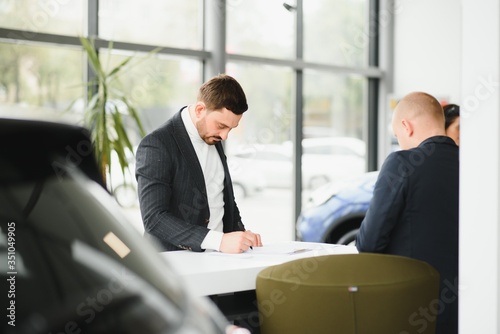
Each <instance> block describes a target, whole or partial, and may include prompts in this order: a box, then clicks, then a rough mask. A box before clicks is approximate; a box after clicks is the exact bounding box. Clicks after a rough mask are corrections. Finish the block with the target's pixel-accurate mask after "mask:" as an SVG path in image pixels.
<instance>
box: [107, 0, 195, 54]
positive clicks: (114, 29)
mask: <svg viewBox="0 0 500 334" xmlns="http://www.w3.org/2000/svg"><path fill="white" fill-rule="evenodd" d="M202 14H203V2H202V1H193V0H190V1H178V0H162V1H155V0H143V1H135V0H107V1H100V2H99V35H100V37H102V38H104V39H108V40H114V41H125V42H132V43H138V44H152V45H162V46H170V47H176V48H187V49H195V50H201V48H202V31H203V30H202V27H203V16H202Z"/></svg>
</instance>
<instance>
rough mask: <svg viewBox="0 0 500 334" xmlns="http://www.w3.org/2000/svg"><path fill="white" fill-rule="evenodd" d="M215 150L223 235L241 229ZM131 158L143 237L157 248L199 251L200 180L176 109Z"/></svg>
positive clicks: (202, 230) (203, 221) (204, 204)
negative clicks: (220, 180)
mask: <svg viewBox="0 0 500 334" xmlns="http://www.w3.org/2000/svg"><path fill="white" fill-rule="evenodd" d="M183 109H184V108H183ZM181 110H182V109H181ZM215 146H216V148H217V152H218V153H219V156H220V158H221V161H222V165H223V166H224V174H225V180H224V217H223V225H224V232H225V233H226V232H232V231H242V230H244V226H243V224H242V223H241V217H240V212H239V210H238V207H237V205H236V202H235V201H234V194H233V186H232V182H231V177H230V175H229V170H228V166H227V161H226V156H225V154H224V151H223V148H222V144H221V143H220V142H219V143H217V144H216V145H215ZM136 159H137V165H136V178H137V182H138V193H139V202H140V207H141V214H142V219H143V222H144V228H145V231H144V235H145V236H146V237H147V238H149V239H152V240H153V242H155V243H157V244H158V247H159V249H160V250H165V251H166V250H179V249H189V250H193V251H197V252H200V251H203V249H202V248H201V243H202V242H203V239H204V238H205V236H206V235H207V233H208V231H209V229H208V228H207V225H208V222H209V220H210V211H209V207H208V200H207V193H206V187H205V180H204V177H203V172H202V170H201V166H200V163H199V161H198V157H197V156H196V152H195V150H194V147H193V145H192V144H191V140H190V138H189V135H188V133H187V131H186V128H185V127H184V123H183V122H182V118H181V112H180V111H179V112H178V113H176V114H175V115H174V116H173V117H172V118H171V119H170V120H168V121H167V122H166V123H165V124H164V125H162V126H161V127H160V128H158V129H157V130H155V131H153V132H152V133H150V134H149V135H147V136H146V137H144V138H143V139H142V141H141V143H140V144H139V147H138V149H137V154H136Z"/></svg>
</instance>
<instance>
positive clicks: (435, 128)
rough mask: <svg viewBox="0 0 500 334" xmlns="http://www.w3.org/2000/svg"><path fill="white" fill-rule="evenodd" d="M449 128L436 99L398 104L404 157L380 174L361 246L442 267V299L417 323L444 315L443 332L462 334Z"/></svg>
mask: <svg viewBox="0 0 500 334" xmlns="http://www.w3.org/2000/svg"><path fill="white" fill-rule="evenodd" d="M444 126H445V119H444V113H443V109H442V107H441V105H440V104H439V102H438V101H437V100H436V99H435V98H434V97H432V96H430V95H428V94H426V93H422V92H414V93H410V94H408V95H406V96H405V97H404V98H403V99H402V100H401V101H400V102H399V103H398V105H397V106H396V109H395V110H394V114H393V118H392V129H393V132H394V135H395V136H396V138H397V140H398V143H399V145H400V147H401V149H402V150H401V151H397V152H393V153H391V154H390V155H389V156H388V157H387V159H386V160H385V162H384V164H383V166H382V168H381V170H380V174H379V176H378V179H377V182H376V184H375V189H374V193H373V198H372V200H371V203H370V207H369V210H368V211H367V213H366V217H365V219H364V220H363V222H362V223H361V227H360V230H359V233H358V236H357V239H356V246H357V248H358V250H359V251H360V252H373V253H386V254H393V255H401V256H407V257H411V258H415V259H419V260H422V261H425V262H427V263H429V264H431V265H432V266H434V267H435V268H436V269H437V270H438V271H439V273H440V276H441V288H440V295H439V300H436V303H435V304H433V305H427V313H428V314H426V315H425V316H424V315H423V314H420V313H418V312H421V310H416V312H417V315H416V316H415V315H413V317H412V316H411V315H409V321H413V322H414V323H415V326H423V325H425V324H426V321H434V320H435V317H436V316H437V322H436V333H457V332H458V292H457V289H458V165H459V163H458V161H459V160H458V158H459V152H458V146H457V145H456V144H455V142H454V141H453V140H452V139H451V138H449V137H447V136H446V133H445V128H444ZM422 312H423V311H422ZM418 328H419V327H416V329H418Z"/></svg>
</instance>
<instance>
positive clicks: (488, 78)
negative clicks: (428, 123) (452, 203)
mask: <svg viewBox="0 0 500 334" xmlns="http://www.w3.org/2000/svg"><path fill="white" fill-rule="evenodd" d="M443 20H444V21H446V17H443ZM462 22H463V25H462V71H461V72H462V73H461V82H462V92H461V96H462V100H461V115H460V116H461V117H460V118H461V120H460V121H461V128H460V131H461V139H460V276H459V277H460V292H459V295H460V300H459V301H460V312H459V313H460V323H459V327H460V333H461V334H462V333H463V334H466V333H467V334H468V333H485V334H486V333H492V334H493V333H500V305H499V304H500V264H499V262H500V227H499V225H500V208H499V207H500V179H499V171H500V88H499V74H500V43H499V42H500V24H499V22H500V4H499V2H498V0H462ZM452 56H453V55H450V57H452ZM443 66H446V64H443Z"/></svg>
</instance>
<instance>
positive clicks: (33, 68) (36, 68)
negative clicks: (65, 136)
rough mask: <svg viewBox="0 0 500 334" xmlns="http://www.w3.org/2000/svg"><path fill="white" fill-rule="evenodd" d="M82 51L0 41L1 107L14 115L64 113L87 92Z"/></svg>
mask: <svg viewBox="0 0 500 334" xmlns="http://www.w3.org/2000/svg"><path fill="white" fill-rule="evenodd" d="M82 69H83V57H82V52H81V51H79V50H78V49H75V48H65V47H53V46H31V45H22V44H14V43H0V73H2V75H0V109H1V110H2V112H3V113H7V114H10V115H12V116H14V115H16V116H20V117H24V114H26V113H30V114H32V113H36V114H39V115H46V114H54V113H57V114H59V115H60V114H61V112H62V111H63V110H64V109H65V108H67V107H68V106H69V105H70V103H71V102H72V101H73V100H74V99H76V98H77V97H79V96H82V94H83V92H84V86H83V84H82V78H83V73H82Z"/></svg>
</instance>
